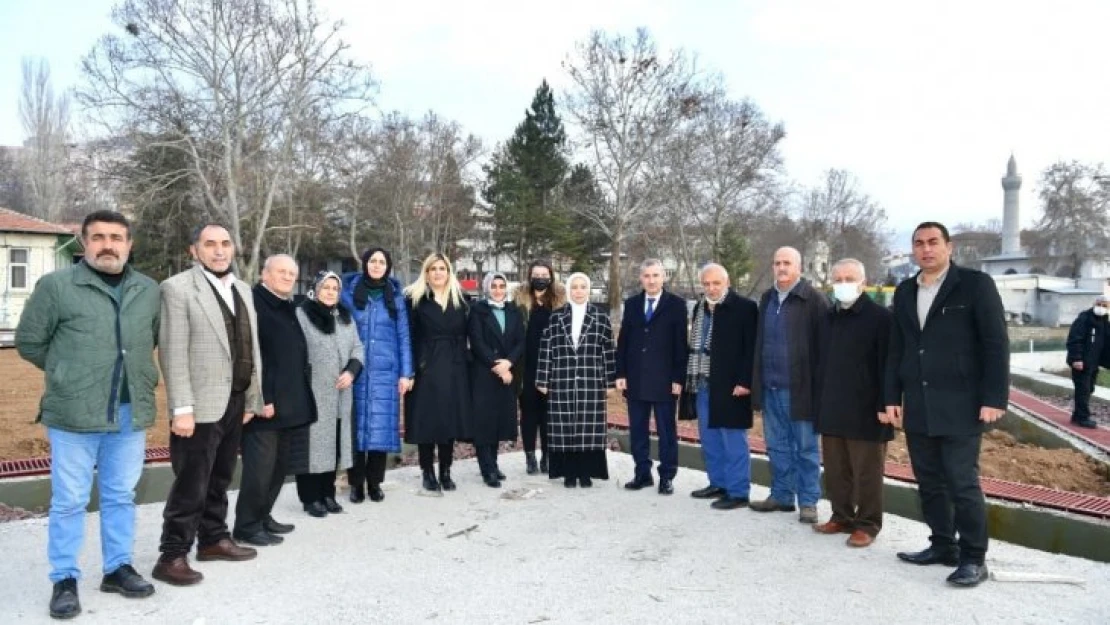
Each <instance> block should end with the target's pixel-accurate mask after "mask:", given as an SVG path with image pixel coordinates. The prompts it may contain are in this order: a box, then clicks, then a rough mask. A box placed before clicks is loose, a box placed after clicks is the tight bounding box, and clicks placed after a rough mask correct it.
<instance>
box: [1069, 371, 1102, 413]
mask: <svg viewBox="0 0 1110 625" xmlns="http://www.w3.org/2000/svg"><path fill="white" fill-rule="evenodd" d="M1088 364H1090V363H1086V362H1084V363H1083V365H1084V370H1083V371H1076V370H1075V369H1072V370H1071V382H1072V384H1074V385H1075V409H1074V410H1072V413H1071V420H1072V421H1086V420H1087V419H1090V418H1091V393H1093V392H1094V390H1095V380H1096V379H1097V378H1098V368H1097V367H1094V368H1092V369H1087V368H1086V366H1087V365H1088Z"/></svg>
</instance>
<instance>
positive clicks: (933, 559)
mask: <svg viewBox="0 0 1110 625" xmlns="http://www.w3.org/2000/svg"><path fill="white" fill-rule="evenodd" d="M898 559H899V560H901V561H903V562H909V563H910V564H919V565H921V566H928V565H930V564H943V565H945V566H956V565H958V564H959V563H960V556H959V554H958V553H956V551H955V550H952V551H940V550H938V549H935V548H933V547H929V548H928V549H926V550H925V551H899V552H898Z"/></svg>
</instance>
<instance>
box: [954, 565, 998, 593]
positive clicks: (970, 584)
mask: <svg viewBox="0 0 1110 625" xmlns="http://www.w3.org/2000/svg"><path fill="white" fill-rule="evenodd" d="M988 575H989V573H988V571H987V565H985V564H972V563H970V562H966V563H964V564H961V565H960V567H959V568H958V569H956V570H955V572H953V573H952V574H951V575H949V576H948V583H949V584H952V585H953V586H960V587H961V588H974V587H975V586H978V585H979V583H980V582H983V581H986V579H987V576H988Z"/></svg>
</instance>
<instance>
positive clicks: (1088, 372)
mask: <svg viewBox="0 0 1110 625" xmlns="http://www.w3.org/2000/svg"><path fill="white" fill-rule="evenodd" d="M1108 310H1110V297H1106V296H1105V295H1099V296H1098V297H1097V298H1095V304H1094V306H1092V307H1091V308H1088V309H1087V310H1084V311H1083V312H1081V313H1079V316H1078V317H1076V318H1075V321H1073V322H1072V324H1071V330H1070V331H1069V332H1068V356H1067V362H1068V366H1069V367H1070V368H1071V381H1072V384H1074V385H1075V409H1074V410H1072V413H1071V422H1072V423H1074V424H1075V425H1078V426H1079V427H1084V428H1097V427H1098V424H1097V423H1095V420H1094V419H1092V418H1091V407H1090V402H1091V394H1092V393H1093V392H1094V390H1095V382H1097V381H1098V370H1099V366H1105V365H1106V364H1110V362H1108V361H1110V358H1107V356H1110V354H1107V355H1103V352H1105V351H1106V349H1107V342H1106V331H1107V329H1110V322H1107V318H1106V313H1107V311H1108Z"/></svg>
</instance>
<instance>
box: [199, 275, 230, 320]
mask: <svg viewBox="0 0 1110 625" xmlns="http://www.w3.org/2000/svg"><path fill="white" fill-rule="evenodd" d="M202 271H203V273H204V277H205V278H208V281H209V282H211V283H212V286H214V287H216V292H217V293H219V294H220V297H222V298H223V300H224V303H225V304H227V309H228V310H230V311H231V314H233V315H234V314H235V293H234V292H232V290H231V289H232V285H233V284H235V274H233V273H230V272H229V273H228V274H227V275H226V276H224V277H222V278H217V277H216V275H215V274H213V273H212V272H210V271H208V270H207V269H203V268H202Z"/></svg>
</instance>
